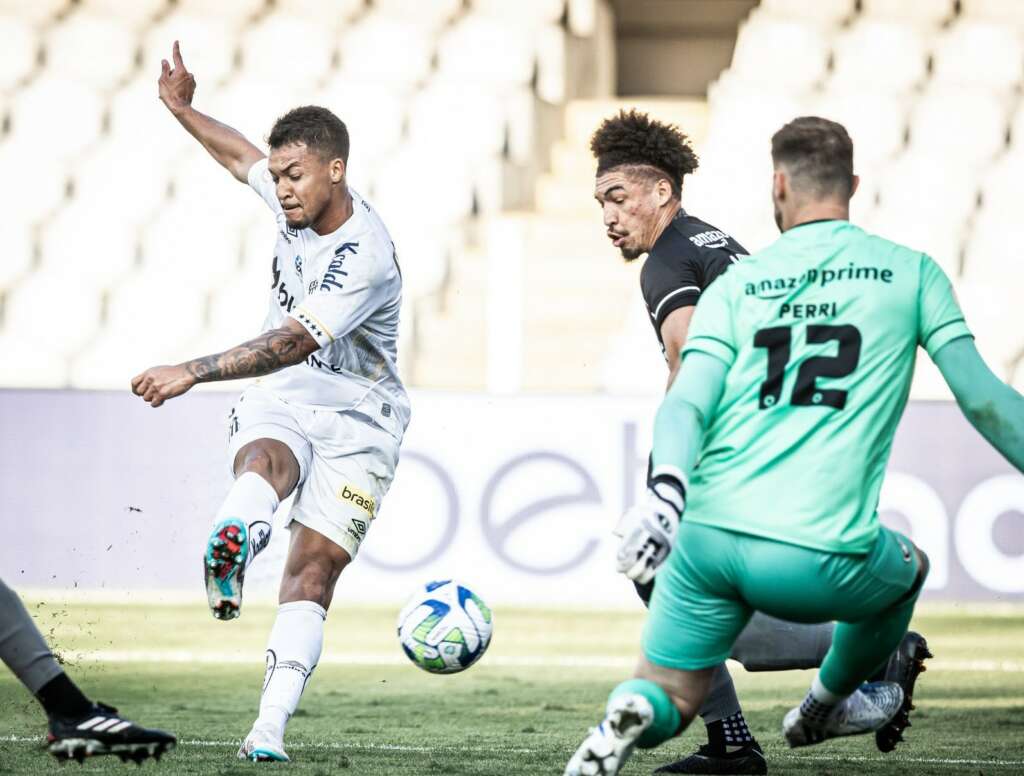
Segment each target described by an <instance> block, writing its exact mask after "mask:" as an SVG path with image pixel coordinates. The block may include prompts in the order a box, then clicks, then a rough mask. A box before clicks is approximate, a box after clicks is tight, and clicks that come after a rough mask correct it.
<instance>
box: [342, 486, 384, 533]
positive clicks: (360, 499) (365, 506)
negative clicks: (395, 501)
mask: <svg viewBox="0 0 1024 776" xmlns="http://www.w3.org/2000/svg"><path fill="white" fill-rule="evenodd" d="M338 498H339V499H341V500H342V501H347V502H349V503H350V504H354V505H355V506H357V507H359V508H360V509H361V510H363V511H364V512H365V513H366V514H367V515H369V517H370V519H371V520H372V519H373V513H374V511H375V510H376V509H377V503H376V502H375V501H374V500H373V499H372V498H370V497H369V496H367V495H366V494H365V493H362V492H361V491H358V490H356V489H355V488H353V487H352V486H351V485H342V486H341V490H340V491H338ZM363 532H365V529H364V531H363Z"/></svg>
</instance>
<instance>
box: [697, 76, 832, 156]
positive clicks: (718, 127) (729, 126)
mask: <svg viewBox="0 0 1024 776" xmlns="http://www.w3.org/2000/svg"><path fill="white" fill-rule="evenodd" d="M811 105H812V102H811V101H810V98H809V97H808V95H807V94H799V93H791V92H788V91H781V92H780V91H775V90H772V89H768V88H767V87H766V86H764V85H759V84H752V83H749V82H746V81H744V80H742V79H741V78H739V77H738V76H736V75H735V74H733V73H732V72H728V73H726V74H725V75H723V76H722V77H721V78H719V79H718V81H716V82H715V83H714V84H713V85H712V87H711V88H710V89H709V90H708V108H709V112H708V129H707V138H708V141H707V143H706V146H705V147H704V148H703V149H702V156H703V155H704V154H707V153H710V152H711V150H712V149H721V153H722V154H723V155H737V154H739V155H754V156H756V157H757V158H758V159H766V158H767V155H768V152H769V150H770V148H771V144H770V140H771V136H772V135H773V134H774V133H775V132H776V131H777V130H779V129H781V128H782V127H783V126H784V125H785V124H786V123H787V122H789V121H791V120H793V119H794V118H796V117H797V116H800V115H803V114H804V113H806V111H807V109H808V108H809V107H810V106H811Z"/></svg>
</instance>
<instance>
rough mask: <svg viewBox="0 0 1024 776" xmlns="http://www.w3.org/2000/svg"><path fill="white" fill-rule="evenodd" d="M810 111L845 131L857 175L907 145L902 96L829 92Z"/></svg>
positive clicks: (904, 101)
mask: <svg viewBox="0 0 1024 776" xmlns="http://www.w3.org/2000/svg"><path fill="white" fill-rule="evenodd" d="M811 110H813V111H814V112H815V113H816V114H817V115H820V116H823V117H824V118H828V119H832V120H833V121H838V122H839V123H840V124H842V125H843V126H844V127H846V131H847V132H849V133H850V137H851V139H852V140H853V158H854V165H855V167H857V168H858V171H859V170H860V169H861V168H867V167H873V166H875V165H877V164H878V163H879V162H882V161H884V160H886V159H890V158H892V157H893V156H894V155H896V154H897V153H898V152H899V151H901V150H902V149H903V147H904V145H905V144H906V138H907V108H906V99H905V98H903V97H900V96H899V95H895V94H887V93H884V92H879V91H874V90H863V91H861V90H856V91H846V90H843V91H827V92H825V94H824V96H823V97H822V99H821V101H820V102H818V104H817V105H815V106H814V107H813V108H811Z"/></svg>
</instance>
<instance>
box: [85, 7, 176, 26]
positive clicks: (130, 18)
mask: <svg viewBox="0 0 1024 776" xmlns="http://www.w3.org/2000/svg"><path fill="white" fill-rule="evenodd" d="M167 5H168V0H131V2H127V3H126V2H125V0H78V6H79V8H80V9H81V10H82V11H84V12H86V13H96V14H103V15H105V16H107V17H110V18H115V19H117V20H118V21H119V22H121V23H122V24H126V25H128V26H129V27H132V28H133V29H139V28H142V27H146V26H147V25H148V24H149V23H150V22H151V21H152V20H153V19H154V18H155V17H156V16H157V15H159V14H160V13H161V12H162V11H164V10H165V9H166V8H167Z"/></svg>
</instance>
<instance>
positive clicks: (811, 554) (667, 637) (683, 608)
mask: <svg viewBox="0 0 1024 776" xmlns="http://www.w3.org/2000/svg"><path fill="white" fill-rule="evenodd" d="M919 564H920V561H919V559H918V555H917V552H916V548H915V547H914V545H913V543H912V542H911V541H910V540H909V539H907V538H906V537H905V536H903V535H902V534H899V533H896V532H895V531H890V530H889V529H888V528H884V527H882V528H881V529H880V531H879V533H878V538H877V539H876V540H875V543H874V545H873V546H872V548H871V551H870V552H868V553H867V554H866V555H847V554H841V553H829V552H823V551H821V550H812V549H809V548H806V547H799V546H797V545H795V544H784V543H782V542H778V541H773V540H770V539H764V538H761V537H758V536H752V535H750V534H741V533H736V532H733V531H727V530H724V529H721V528H712V527H710V526H706V525H697V524H694V523H687V522H686V519H685V518H684V519H683V522H682V524H681V525H680V527H679V536H678V538H677V541H676V544H675V548H674V549H673V550H672V553H671V554H670V555H669V557H668V559H667V560H666V561H665V564H664V566H663V567H662V568H661V569H660V570H659V571H658V576H657V584H655V586H654V595H653V597H652V598H651V605H650V612H649V614H648V617H647V624H646V626H645V628H644V634H643V650H644V654H645V655H646V656H647V659H648V660H649V661H651V662H652V663H654V664H656V665H660V666H665V667H667V668H678V669H683V670H687V671H696V670H699V669H702V668H710V667H711V666H715V665H718V664H719V663H721V662H722V661H723V660H725V659H726V658H727V657H729V653H730V651H731V650H732V645H733V642H734V641H735V640H736V637H737V636H739V633H740V631H741V630H743V628H744V626H746V624H747V621H748V620H749V619H750V616H751V615H752V614H753V613H754V612H755V611H760V612H764V613H766V614H769V615H771V616H773V617H778V618H779V619H783V620H790V621H792V622H804V623H813V622H826V621H829V620H838V621H840V622H859V621H861V620H864V619H866V618H869V617H872V616H874V615H878V614H881V613H883V612H885V611H886V610H887V609H889V608H890V607H892V606H893V605H895V604H898V603H902V602H904V601H906V600H907V599H908V598H910V597H912V596H914V595H916V593H917V586H918V585H919V584H920V583H919V582H918V567H919Z"/></svg>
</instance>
